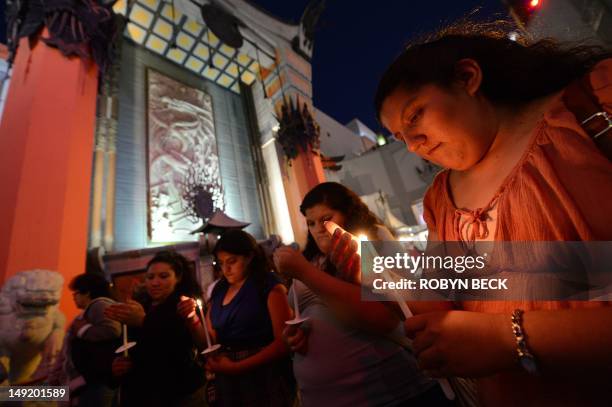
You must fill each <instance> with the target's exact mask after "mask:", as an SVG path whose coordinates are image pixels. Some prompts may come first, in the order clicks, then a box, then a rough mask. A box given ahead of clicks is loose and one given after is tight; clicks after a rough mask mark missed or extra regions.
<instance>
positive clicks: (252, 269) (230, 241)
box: [213, 229, 274, 293]
mask: <svg viewBox="0 0 612 407" xmlns="http://www.w3.org/2000/svg"><path fill="white" fill-rule="evenodd" d="M219 252H226V253H230V254H234V255H238V256H244V257H252V258H251V261H250V262H249V264H248V266H247V270H246V271H247V275H248V276H252V277H253V278H254V279H255V284H256V285H257V287H258V290H259V291H260V292H262V293H263V291H264V286H265V283H266V275H267V273H269V272H270V271H272V270H274V264H272V262H271V261H270V259H269V258H268V257H267V256H266V254H265V253H264V251H263V249H262V248H261V247H260V246H259V245H258V244H257V241H256V240H255V238H254V237H253V236H251V235H250V234H248V233H247V232H244V231H242V230H239V229H233V230H228V231H227V232H225V233H223V234H222V235H221V238H219V240H218V241H217V244H216V245H215V248H214V250H213V254H214V256H215V258H217V255H218V254H219ZM222 278H225V277H222Z"/></svg>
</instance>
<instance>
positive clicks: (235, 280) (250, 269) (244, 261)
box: [192, 230, 295, 407]
mask: <svg viewBox="0 0 612 407" xmlns="http://www.w3.org/2000/svg"><path fill="white" fill-rule="evenodd" d="M214 254H215V258H216V266H217V267H218V268H219V269H220V270H221V271H222V272H223V277H222V278H221V280H220V281H219V283H218V284H217V285H216V286H215V288H214V290H213V292H212V297H211V307H210V310H209V312H208V314H207V318H206V319H207V321H206V323H207V324H208V327H209V329H210V332H211V336H212V338H213V340H214V341H215V342H216V343H219V344H221V345H222V346H223V348H222V351H221V353H220V354H218V355H214V356H211V357H209V358H208V360H207V363H206V368H207V369H208V370H210V371H212V372H214V373H215V374H216V378H215V387H216V403H217V404H216V405H220V406H241V407H242V406H291V405H292V404H293V401H294V396H295V381H294V379H293V374H292V372H291V363H290V360H289V358H288V352H289V351H288V349H287V347H286V346H285V344H284V343H283V340H282V330H283V328H284V325H285V321H286V320H289V319H291V310H290V308H289V304H288V302H287V290H286V289H285V287H284V286H283V285H282V284H281V282H280V280H279V279H278V278H277V277H276V275H275V274H273V273H272V272H271V270H272V268H273V266H272V264H271V262H269V261H268V259H267V258H266V256H265V254H264V253H263V251H262V249H261V248H260V247H259V246H258V245H257V243H256V242H255V239H254V238H253V237H252V236H251V235H249V234H248V233H245V232H243V231H240V230H234V231H228V232H226V233H225V234H224V235H223V236H222V237H221V239H219V241H218V242H217V245H216V247H215V250H214ZM192 315H193V313H192Z"/></svg>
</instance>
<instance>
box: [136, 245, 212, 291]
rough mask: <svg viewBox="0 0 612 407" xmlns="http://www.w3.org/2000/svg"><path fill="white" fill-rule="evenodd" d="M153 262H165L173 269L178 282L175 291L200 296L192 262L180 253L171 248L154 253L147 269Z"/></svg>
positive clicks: (200, 288) (200, 289)
mask: <svg viewBox="0 0 612 407" xmlns="http://www.w3.org/2000/svg"><path fill="white" fill-rule="evenodd" d="M155 263H165V264H168V265H169V266H170V268H171V269H172V270H173V271H174V274H175V275H176V278H177V280H179V281H178V283H177V284H176V287H175V290H174V291H175V293H177V294H178V295H185V296H188V297H193V296H196V297H201V296H202V287H200V284H198V282H197V279H196V276H195V270H194V267H193V264H192V263H191V262H190V261H189V260H187V259H186V258H185V256H183V255H182V254H180V253H177V252H175V251H173V250H164V251H161V252H158V253H156V254H155V256H154V257H153V258H152V259H151V260H150V261H149V263H147V270H148V269H149V267H151V265H152V264H155Z"/></svg>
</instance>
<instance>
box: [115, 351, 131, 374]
mask: <svg viewBox="0 0 612 407" xmlns="http://www.w3.org/2000/svg"><path fill="white" fill-rule="evenodd" d="M130 370H132V361H131V360H130V358H128V357H125V356H119V357H118V358H115V359H114V360H113V364H112V366H111V371H112V373H113V376H115V377H122V376H125V375H126V374H127V373H128V372H129V371H130Z"/></svg>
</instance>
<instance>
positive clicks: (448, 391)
mask: <svg viewBox="0 0 612 407" xmlns="http://www.w3.org/2000/svg"><path fill="white" fill-rule="evenodd" d="M366 249H367V250H368V251H369V253H370V255H371V256H372V258H374V257H376V256H378V253H377V252H376V249H375V248H374V246H373V245H371V244H368V245H366ZM381 277H382V278H383V280H385V281H386V282H388V283H390V282H393V281H394V280H393V278H391V275H390V274H389V271H388V270H387V269H386V268H383V272H382V276H381ZM391 295H392V296H393V299H394V300H395V302H397V305H399V307H400V309H401V310H402V314H404V318H406V319H408V318H410V317H412V315H413V314H412V311H410V308H409V307H408V304H406V301H405V300H404V299H403V298H402V297H401V296H400V295H399V292H398V291H397V290H391ZM438 383H439V384H440V387H441V388H442V391H443V392H444V395H445V396H446V398H447V399H449V400H454V399H455V392H454V391H453V388H452V387H451V385H450V383H449V382H448V379H438Z"/></svg>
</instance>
